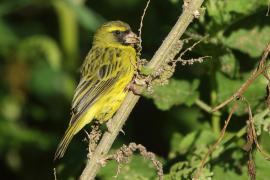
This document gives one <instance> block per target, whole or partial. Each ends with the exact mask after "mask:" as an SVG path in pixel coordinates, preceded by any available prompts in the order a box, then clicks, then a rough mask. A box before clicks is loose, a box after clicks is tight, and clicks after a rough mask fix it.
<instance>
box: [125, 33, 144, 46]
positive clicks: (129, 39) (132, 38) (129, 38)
mask: <svg viewBox="0 0 270 180" xmlns="http://www.w3.org/2000/svg"><path fill="white" fill-rule="evenodd" d="M124 41H125V44H138V43H139V42H140V39H139V38H138V36H137V35H136V34H135V33H134V32H132V31H130V32H129V33H128V34H126V35H125V37H124Z"/></svg>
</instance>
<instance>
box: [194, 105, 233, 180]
mask: <svg viewBox="0 0 270 180" xmlns="http://www.w3.org/2000/svg"><path fill="white" fill-rule="evenodd" d="M237 107H238V104H237V102H235V103H234V105H233V107H232V109H231V111H230V113H229V116H228V118H227V119H226V121H225V124H224V126H223V128H222V130H221V133H220V135H219V137H218V139H217V141H216V142H215V144H214V145H212V146H211V147H210V148H209V150H208V151H207V153H206V155H205V156H204V157H203V159H202V161H201V164H200V167H199V169H198V170H197V172H196V174H195V176H194V179H195V180H198V179H199V176H200V174H201V171H202V169H203V167H204V165H205V163H206V160H207V158H208V157H209V156H210V155H211V154H212V153H213V151H214V150H215V149H216V148H217V147H218V146H219V145H220V142H221V140H222V139H223V137H224V135H225V132H226V129H227V126H228V124H229V122H230V120H231V118H232V115H233V113H234V112H235V110H236V109H237Z"/></svg>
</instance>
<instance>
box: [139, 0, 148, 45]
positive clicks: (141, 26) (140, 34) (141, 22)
mask: <svg viewBox="0 0 270 180" xmlns="http://www.w3.org/2000/svg"><path fill="white" fill-rule="evenodd" d="M150 1H151V0H148V1H147V3H146V6H145V8H144V10H143V14H142V17H141V21H140V28H139V29H138V31H139V38H140V46H141V45H142V44H141V43H142V28H143V20H144V17H145V13H146V11H147V9H148V6H149V4H150Z"/></svg>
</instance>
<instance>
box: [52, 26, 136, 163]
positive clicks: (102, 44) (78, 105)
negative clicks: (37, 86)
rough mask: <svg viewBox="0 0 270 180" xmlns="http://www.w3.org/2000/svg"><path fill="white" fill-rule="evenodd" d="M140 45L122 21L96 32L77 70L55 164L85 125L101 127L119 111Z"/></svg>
mask: <svg viewBox="0 0 270 180" xmlns="http://www.w3.org/2000/svg"><path fill="white" fill-rule="evenodd" d="M139 42H140V39H139V38H138V36H137V35H136V34H135V33H134V32H133V31H132V30H131V28H130V26H129V25H128V24H127V23H125V22H122V21H109V22H106V23H104V24H103V25H101V26H100V27H99V28H98V29H97V30H96V32H95V34H94V37H93V42H92V48H91V49H90V51H89V53H88V54H87V56H86V58H85V60H84V62H83V64H82V67H81V70H80V74H81V77H80V81H79V83H78V86H77V87H76V89H75V93H74V96H73V100H72V105H71V118H70V121H69V125H68V128H67V130H66V131H65V134H64V136H63V138H62V139H61V141H60V143H59V145H58V147H57V150H56V152H55V156H54V160H56V159H60V158H62V157H63V156H64V154H65V152H66V150H67V147H68V145H69V144H70V142H71V140H72V138H73V137H74V135H76V134H77V133H78V132H79V131H80V130H81V129H82V128H83V127H84V126H85V125H87V124H88V123H90V122H91V121H93V120H96V121H98V122H99V123H104V122H106V121H108V120H109V119H111V118H112V116H113V115H114V114H115V112H116V111H117V110H118V109H119V107H120V106H121V104H122V102H123V100H124V98H125V97H126V95H127V93H128V90H129V89H128V86H129V85H130V83H131V82H132V80H133V78H134V76H135V73H136V71H137V68H136V66H137V51H136V47H137V46H138V44H139Z"/></svg>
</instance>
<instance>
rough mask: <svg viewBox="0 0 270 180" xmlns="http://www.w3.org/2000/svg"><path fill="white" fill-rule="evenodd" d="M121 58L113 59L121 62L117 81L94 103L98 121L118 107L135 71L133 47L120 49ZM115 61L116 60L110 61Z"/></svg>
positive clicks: (108, 116) (111, 114)
mask: <svg viewBox="0 0 270 180" xmlns="http://www.w3.org/2000/svg"><path fill="white" fill-rule="evenodd" d="M121 52H122V54H121V58H120V59H117V58H116V59H115V61H121V62H120V63H121V64H122V67H121V69H123V70H122V72H121V75H120V76H119V79H118V80H117V82H116V83H115V84H114V85H113V86H112V87H110V89H109V90H108V93H107V94H105V95H104V96H103V97H102V98H100V99H99V100H98V101H97V102H96V104H95V105H94V106H95V107H94V108H95V109H96V115H95V117H94V118H95V119H97V120H99V121H100V122H104V121H107V120H109V119H110V118H111V117H112V116H113V115H114V113H115V112H116V111H117V110H118V109H119V107H120V105H121V104H122V102H123V100H124V98H125V97H126V95H127V92H128V89H127V86H128V84H129V83H130V82H131V81H132V78H133V76H134V73H135V71H136V52H135V50H134V49H133V48H129V47H128V48H125V49H123V50H121ZM112 63H116V62H112Z"/></svg>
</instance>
